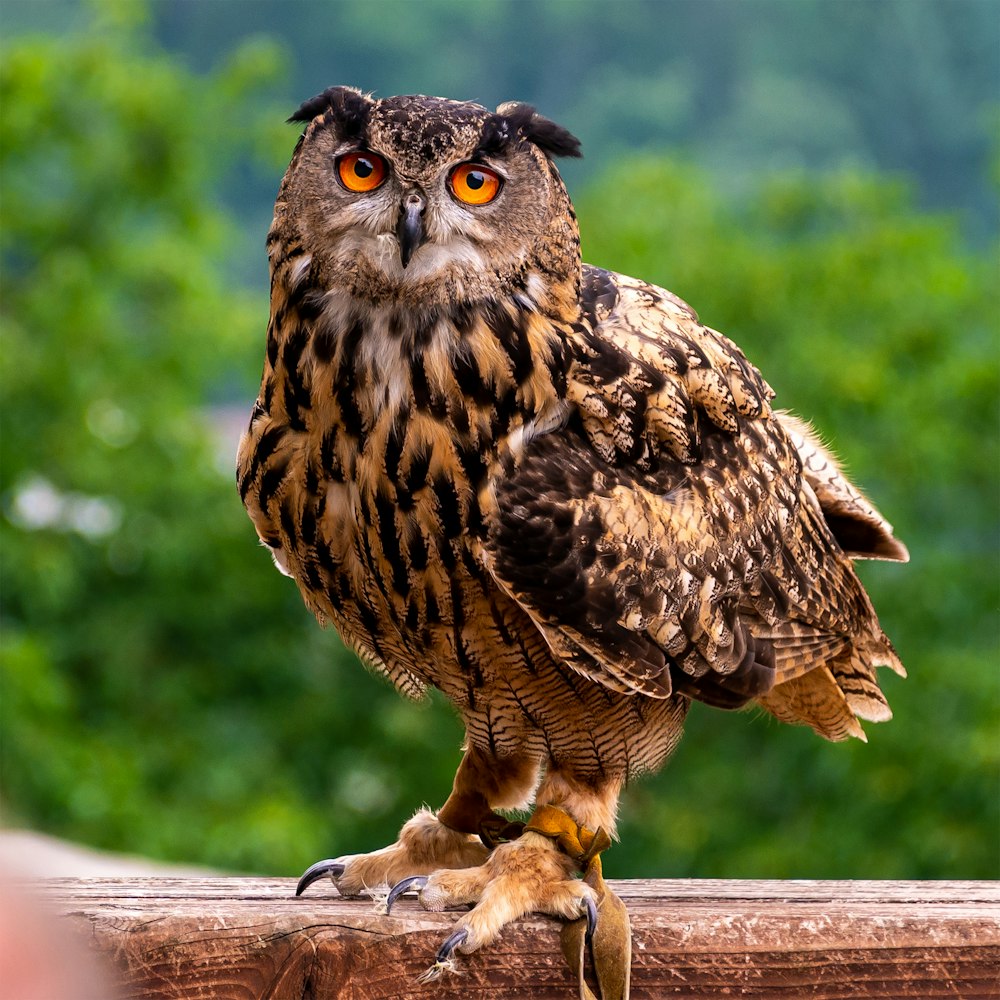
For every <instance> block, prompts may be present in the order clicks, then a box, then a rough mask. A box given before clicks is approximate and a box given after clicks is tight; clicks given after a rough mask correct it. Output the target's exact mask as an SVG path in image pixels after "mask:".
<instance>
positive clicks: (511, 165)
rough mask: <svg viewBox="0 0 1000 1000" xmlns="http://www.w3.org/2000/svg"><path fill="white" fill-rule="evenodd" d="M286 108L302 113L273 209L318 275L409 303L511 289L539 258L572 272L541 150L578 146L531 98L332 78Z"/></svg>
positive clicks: (567, 218) (574, 242)
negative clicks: (388, 88) (381, 86)
mask: <svg viewBox="0 0 1000 1000" xmlns="http://www.w3.org/2000/svg"><path fill="white" fill-rule="evenodd" d="M293 120H303V121H308V122H309V123H310V124H309V125H308V127H307V129H306V131H305V134H304V135H303V137H302V140H301V142H300V144H299V147H298V149H297V150H296V153H295V156H294V157H293V159H292V163H291V165H290V166H289V169H288V172H287V174H286V175H285V180H284V183H283V185H282V191H281V193H280V194H279V197H278V213H279V215H280V216H282V218H281V223H282V225H287V224H288V222H289V221H291V222H292V223H293V224H294V226H295V228H296V229H297V230H298V234H299V236H300V238H301V240H302V245H303V249H304V250H305V251H306V252H307V253H308V254H310V255H311V257H312V260H313V263H314V265H315V264H316V263H317V262H318V263H319V278H320V281H321V283H322V284H323V285H324V286H325V287H326V288H329V289H338V288H339V289H344V290H347V291H349V292H350V294H352V295H353V296H356V297H359V298H364V299H367V300H369V301H372V302H392V301H397V302H400V303H402V304H404V305H407V306H413V307H419V306H422V305H426V306H434V305H438V304H442V303H445V302H452V303H454V302H456V301H463V302H470V301H482V300H485V299H489V298H492V297H496V296H497V295H499V294H501V292H505V293H507V294H509V293H510V291H511V289H512V287H514V288H517V287H518V285H519V283H520V284H521V285H530V284H531V280H530V274H531V272H532V271H533V269H534V268H535V266H536V265H537V264H543V265H544V267H545V270H546V273H552V272H553V271H554V272H555V273H556V276H557V277H561V276H564V274H565V276H570V275H575V274H576V273H578V271H579V267H580V261H579V240H578V235H577V231H576V225H575V220H574V218H573V213H572V209H571V208H570V205H569V200H568V196H567V195H566V191H565V188H564V186H563V184H562V181H561V179H560V177H559V174H558V172H557V170H556V169H555V167H554V165H553V164H552V160H551V157H552V156H553V155H560V154H564V155H565V154H568V155H578V153H577V148H578V143H577V142H576V140H575V139H574V138H573V137H572V136H571V135H570V134H569V133H568V132H566V131H565V130H563V129H561V128H559V126H556V125H554V124H553V123H551V122H549V121H547V120H546V119H544V118H540V117H539V116H538V115H536V114H534V111H533V109H531V108H529V107H527V106H525V105H503V106H501V107H500V108H499V109H498V110H497V111H496V112H490V111H487V110H486V108H483V107H480V106H479V105H477V104H469V103H461V102H457V101H448V100H443V99H440V98H431V97H393V98H386V99H384V100H372V99H370V98H367V97H365V96H363V95H361V94H360V93H358V92H357V91H354V90H350V89H348V88H342V87H339V88H332V89H331V90H329V91H326V92H325V93H324V94H323V95H320V97H318V98H314V99H313V100H312V101H307V102H306V103H305V104H304V105H303V106H302V108H300V109H299V112H297V113H296V115H295V116H293ZM278 221H279V219H278V217H277V216H276V225H277V224H278ZM561 272H564V274H563V273H561ZM536 283H537V282H536Z"/></svg>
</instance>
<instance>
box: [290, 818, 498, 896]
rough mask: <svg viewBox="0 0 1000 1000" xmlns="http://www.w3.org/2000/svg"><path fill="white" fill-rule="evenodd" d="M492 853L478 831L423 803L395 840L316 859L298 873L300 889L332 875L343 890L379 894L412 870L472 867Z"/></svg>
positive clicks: (351, 893)
mask: <svg viewBox="0 0 1000 1000" xmlns="http://www.w3.org/2000/svg"><path fill="white" fill-rule="evenodd" d="M487 854H488V851H487V849H486V848H485V847H484V846H483V844H482V841H481V840H480V839H479V838H478V837H476V836H473V835H471V834H467V833H460V832H459V831H457V830H452V829H450V828H449V827H447V826H445V825H444V824H442V823H440V822H438V820H437V817H436V816H435V815H434V813H432V812H431V811H430V810H429V809H421V810H420V812H418V813H417V814H416V815H415V816H414V817H413V818H412V819H411V820H409V821H408V822H407V823H405V824H404V826H403V828H402V830H400V831H399V839H398V840H397V841H396V843H395V844H392V845H391V846H389V847H383V848H382V849H381V850H379V851H372V852H371V853H370V854H347V855H344V856H343V857H340V858H331V859H329V860H326V861H317V862H316V864H314V865H312V866H310V867H309V868H308V869H307V870H306V872H305V873H304V874H303V876H302V878H301V879H299V884H298V887H297V888H296V890H295V895H296V896H300V895H301V894H302V892H303V891H304V890H305V889H306V888H307V887H308V886H310V885H312V883H313V882H316V881H317V880H318V879H321V878H323V877H324V876H329V877H330V879H331V881H332V882H333V884H334V885H335V886H336V887H337V891H338V892H339V893H340V894H341V895H342V896H362V895H372V896H376V897H377V896H379V895H381V894H384V893H385V892H387V891H388V889H389V886H391V885H395V884H396V883H397V882H399V880H400V879H402V878H404V877H405V876H407V875H413V874H417V873H427V874H430V873H431V872H434V871H438V870H439V869H442V868H452V869H462V868H471V867H473V866H475V865H480V864H482V863H483V861H485V860H486V857H487Z"/></svg>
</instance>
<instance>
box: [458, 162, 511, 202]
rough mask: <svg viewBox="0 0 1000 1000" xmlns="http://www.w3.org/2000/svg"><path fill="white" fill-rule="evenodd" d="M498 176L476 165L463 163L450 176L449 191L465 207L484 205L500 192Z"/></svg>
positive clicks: (487, 168)
mask: <svg viewBox="0 0 1000 1000" xmlns="http://www.w3.org/2000/svg"><path fill="white" fill-rule="evenodd" d="M500 183H501V181H500V175H499V174H496V173H494V172H493V171H492V170H490V168H489V167H482V166H480V165H479V164H478V163H463V164H461V165H460V166H457V167H455V169H454V170H453V171H452V174H451V190H452V193H453V194H454V195H455V197H456V198H457V199H458V200H459V201H462V202H465V204H466V205H485V204H487V203H488V202H491V201H492V200H493V199H494V198H495V197H496V196H497V194H498V193H499V191H500Z"/></svg>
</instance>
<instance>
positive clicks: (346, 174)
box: [337, 153, 385, 194]
mask: <svg viewBox="0 0 1000 1000" xmlns="http://www.w3.org/2000/svg"><path fill="white" fill-rule="evenodd" d="M337 176H338V177H339V178H340V183H341V184H343V185H344V187H345V188H347V190H348V191H356V192H357V193H359V194H363V193H364V192H365V191H374V190H375V188H377V187H378V186H379V184H381V183H382V181H384V180H385V160H383V159H382V157H381V156H376V155H375V154H374V153H345V154H344V155H343V156H342V157H340V159H339V160H337Z"/></svg>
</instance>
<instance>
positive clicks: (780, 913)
mask: <svg viewBox="0 0 1000 1000" xmlns="http://www.w3.org/2000/svg"><path fill="white" fill-rule="evenodd" d="M611 885H612V887H613V888H614V889H615V891H616V892H617V893H618V894H619V895H620V896H621V897H622V898H623V899H624V900H625V902H626V904H627V905H628V909H629V912H630V914H631V919H632V928H633V962H632V997H633V1000H647V998H660V997H688V998H696V997H775V998H777V997H781V998H782V1000H792V998H796V1000H797V998H800V997H802V998H806V997H810V998H824V1000H832V998H844V1000H847V998H850V1000H856V998H861V997H967V998H973V997H977V998H978V997H1000V983H998V976H1000V883H993V882H813V881H808V882H806V881H802V882H799V881H791V882H753V881H739V882H736V881H734V882H729V881H712V880H665V881H631V880H629V881H615V882H612V883H611ZM41 889H42V894H43V895H44V896H45V897H46V899H47V901H48V903H49V905H50V906H55V908H56V909H57V910H58V912H59V913H60V915H61V916H63V917H65V918H68V919H69V920H70V921H71V922H72V924H73V926H74V927H75V929H76V930H79V931H83V932H84V934H85V938H86V940H87V942H88V947H90V948H92V949H96V950H97V951H99V952H100V953H103V955H104V956H105V957H106V958H107V959H108V960H109V961H110V963H111V964H112V966H113V967H114V969H115V975H116V976H117V977H118V978H119V980H120V982H121V983H122V984H123V989H122V995H123V996H124V997H137V998H138V997H141V998H154V997H155V998H168V997H169V998H182V997H183V998H196V997H197V998H206V1000H207V998H225V1000H228V998H233V1000H237V998H240V1000H242V998H246V1000H250V998H254V1000H257V998H266V1000H292V998H294V1000H306V998H315V1000H320V998H326V1000H334V998H345V1000H346V998H350V1000H375V998H388V997H394V998H410V997H433V998H435V1000H480V998H487V997H489V998H491V1000H495V998H505V1000H522V998H523V1000H547V998H561V1000H570V998H575V996H576V987H575V984H574V982H573V979H572V978H571V975H570V973H569V970H568V968H567V967H566V965H565V962H564V960H563V957H562V954H561V952H560V947H559V935H558V925H557V924H556V923H555V922H553V921H550V920H546V919H543V918H540V917H530V918H527V919H524V920H522V921H519V922H518V923H516V924H514V925H511V926H510V927H508V928H507V929H506V930H505V931H504V933H503V935H502V937H501V939H500V940H499V941H498V942H497V943H496V944H494V945H493V946H492V947H490V948H487V949H483V950H481V951H480V952H478V953H476V954H474V955H471V956H459V963H460V970H461V971H460V973H458V974H448V975H445V976H444V977H443V978H441V979H440V980H438V981H437V982H435V983H430V984H427V985H422V984H420V983H418V981H417V980H418V977H419V975H420V974H421V973H422V972H423V971H424V970H425V969H426V968H427V967H428V966H429V965H430V964H431V962H432V960H433V956H434V954H435V952H436V950H437V948H438V946H439V945H440V944H441V942H442V940H443V939H444V938H445V937H446V936H447V934H448V932H449V928H450V926H451V924H452V922H453V921H454V920H455V918H456V915H455V914H454V913H452V914H448V913H443V914H442V913H427V912H425V911H424V910H422V909H421V908H420V907H419V906H418V904H417V903H416V902H415V901H414V900H413V899H412V898H409V897H408V898H405V899H403V900H401V901H400V902H399V903H398V904H397V906H396V908H394V909H393V912H392V915H391V916H389V917H386V916H379V915H377V914H376V913H375V912H374V911H373V907H372V904H371V903H370V902H368V901H365V900H345V899H341V898H340V897H339V896H337V895H336V892H335V891H334V890H333V888H332V887H328V888H327V887H324V886H323V885H322V884H321V885H317V886H316V887H315V888H314V889H311V890H310V891H309V893H308V894H307V895H305V896H303V897H302V898H299V899H296V898H294V897H293V895H292V893H293V890H294V880H291V879H288V880H278V879H245V878H210V879H192V878H183V879H180V878H141V879H139V878H130V879H90V880H88V879H60V880H53V881H50V882H46V883H43V884H42V885H41Z"/></svg>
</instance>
